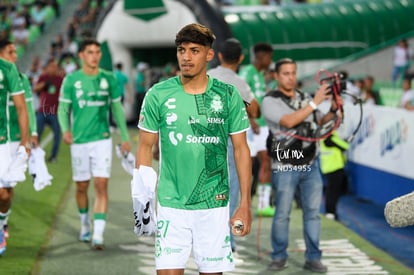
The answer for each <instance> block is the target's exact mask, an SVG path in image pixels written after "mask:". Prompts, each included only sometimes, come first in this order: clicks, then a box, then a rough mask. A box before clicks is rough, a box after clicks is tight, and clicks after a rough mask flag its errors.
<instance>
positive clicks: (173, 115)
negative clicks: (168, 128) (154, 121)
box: [166, 113, 178, 125]
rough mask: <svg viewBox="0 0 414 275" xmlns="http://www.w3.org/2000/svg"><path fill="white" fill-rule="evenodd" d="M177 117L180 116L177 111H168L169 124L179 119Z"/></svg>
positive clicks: (167, 120)
mask: <svg viewBox="0 0 414 275" xmlns="http://www.w3.org/2000/svg"><path fill="white" fill-rule="evenodd" d="M177 119H178V116H177V114H176V113H167V119H166V122H167V125H171V124H173V123H174V122H176V121H177Z"/></svg>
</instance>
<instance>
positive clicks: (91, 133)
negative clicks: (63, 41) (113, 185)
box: [58, 39, 131, 250]
mask: <svg viewBox="0 0 414 275" xmlns="http://www.w3.org/2000/svg"><path fill="white" fill-rule="evenodd" d="M79 57H80V59H81V61H82V68H81V69H80V70H77V71H75V72H73V73H71V74H68V75H67V76H66V77H65V79H64V81H63V84H62V87H61V92H60V98H59V107H58V118H59V123H60V127H61V130H62V133H63V141H64V142H65V143H67V144H70V149H71V157H72V173H73V180H74V181H75V182H76V201H77V205H78V209H79V214H80V221H81V230H80V235H79V239H80V241H85V242H87V241H90V239H91V225H90V220H89V211H88V205H89V203H88V187H89V181H90V179H91V177H93V182H94V187H95V204H94V222H93V235H92V247H93V248H95V249H98V250H100V249H103V248H104V246H103V244H104V238H103V234H104V230H105V224H106V212H107V207H108V180H109V177H110V172H111V161H112V139H111V134H110V130H109V108H111V107H112V112H113V116H114V119H115V121H116V123H117V126H118V128H119V129H120V132H121V139H122V143H121V151H122V152H123V153H127V152H129V151H130V150H131V148H130V143H129V137H128V132H127V127H126V121H125V114H124V111H123V108H122V105H121V93H120V90H119V85H118V82H117V80H116V78H115V76H114V75H113V73H111V72H108V71H105V70H103V69H100V68H99V61H100V59H101V57H102V52H101V48H100V43H99V42H97V41H96V40H93V39H86V40H85V41H83V42H82V43H81V45H80V47H79ZM70 113H71V115H72V116H71V117H72V120H71V127H69V114H70Z"/></svg>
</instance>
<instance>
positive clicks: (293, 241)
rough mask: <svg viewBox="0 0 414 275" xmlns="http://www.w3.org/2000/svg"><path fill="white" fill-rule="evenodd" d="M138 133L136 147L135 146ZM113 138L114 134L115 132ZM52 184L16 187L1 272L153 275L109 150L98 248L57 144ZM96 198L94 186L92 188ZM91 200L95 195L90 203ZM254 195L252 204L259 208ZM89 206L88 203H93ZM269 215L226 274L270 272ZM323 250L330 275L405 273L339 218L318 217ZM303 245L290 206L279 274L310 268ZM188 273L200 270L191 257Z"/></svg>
mask: <svg viewBox="0 0 414 275" xmlns="http://www.w3.org/2000/svg"><path fill="white" fill-rule="evenodd" d="M136 133H137V132H136V131H131V132H130V135H131V137H134V140H135V141H134V142H133V150H135V148H136ZM114 143H116V135H115V137H114ZM49 170H50V173H51V174H52V175H53V176H54V179H53V183H52V186H48V187H46V188H45V189H44V190H42V191H40V192H36V191H34V189H33V186H32V184H31V182H30V181H26V182H25V183H21V184H19V185H18V187H17V188H16V192H15V198H14V203H13V207H12V209H13V212H12V215H11V217H10V220H9V224H10V235H11V238H10V239H9V241H8V246H7V251H6V253H5V254H4V255H3V257H1V258H0V275H3V274H7V275H8V274H42V275H43V274H44V275H49V274H59V275H66V274H67V275H73V274H82V275H84V274H86V275H94V274H96V275H98V274H99V275H101V274H122V275H127V274H139V275H141V274H142V275H146V274H148V275H149V274H151V275H152V274H155V269H154V246H153V238H152V237H147V238H143V237H141V238H138V237H137V236H135V234H134V233H133V215H132V202H131V196H130V180H131V177H130V176H129V175H127V173H126V172H125V171H124V170H123V169H122V167H121V165H120V162H119V160H118V159H117V157H116V156H115V154H114V156H113V169H112V178H111V179H110V183H109V210H108V218H107V228H106V231H105V246H106V249H105V250H103V251H94V250H92V249H91V247H90V245H89V244H86V243H81V242H79V241H78V234H79V218H78V213H77V209H76V203H75V198H74V190H75V189H74V187H75V186H74V184H73V183H72V182H71V169H70V156H69V148H68V146H67V145H64V144H62V147H61V151H60V153H59V160H58V163H56V164H51V165H50V166H49ZM89 191H90V193H89V194H90V195H91V196H93V185H91V186H90V190H89ZM90 203H92V201H91V202H90ZM256 204H257V203H256V201H255V200H254V201H253V206H254V207H256ZM90 208H92V206H90ZM270 227H271V218H262V219H259V218H258V217H254V221H253V230H252V232H251V233H250V235H249V236H247V237H244V238H238V239H237V243H238V248H239V250H238V253H239V256H240V258H241V259H242V260H243V261H244V262H243V264H238V265H237V266H236V270H235V271H234V272H232V273H227V274H240V275H241V274H275V273H274V272H268V271H267V270H266V268H267V265H268V264H269V263H270V257H269V252H270V249H271V247H270ZM321 248H322V250H323V259H322V261H323V262H324V264H326V265H327V266H328V269H329V273H328V274H341V275H344V274H410V273H412V270H410V269H408V268H406V267H404V266H403V265H402V264H400V263H399V262H398V261H396V260H395V259H393V258H392V257H390V256H389V255H388V254H386V253H385V252H383V251H381V250H379V249H377V248H375V247H374V246H372V245H371V244H370V243H368V242H367V241H365V240H363V239H361V238H360V237H359V236H358V235H356V234H354V233H353V232H352V231H350V230H348V229H347V228H346V227H344V226H343V225H341V224H340V223H337V222H334V221H330V220H327V219H325V218H324V217H322V233H321ZM303 263H304V243H303V236H302V216H301V211H300V210H297V209H294V210H293V213H292V217H291V222H290V243H289V260H288V268H286V269H284V270H283V271H280V272H278V274H281V275H284V274H309V272H306V271H304V270H303V268H302V266H303ZM185 274H189V275H194V274H198V272H197V269H196V266H195V264H194V262H193V261H192V260H190V261H189V263H188V266H187V271H186V273H185Z"/></svg>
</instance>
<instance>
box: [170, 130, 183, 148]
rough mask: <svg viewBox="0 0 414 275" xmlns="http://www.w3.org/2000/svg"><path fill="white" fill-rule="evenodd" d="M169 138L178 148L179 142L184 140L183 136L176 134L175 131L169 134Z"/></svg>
mask: <svg viewBox="0 0 414 275" xmlns="http://www.w3.org/2000/svg"><path fill="white" fill-rule="evenodd" d="M168 137H169V138H170V141H171V143H172V144H173V145H175V146H177V145H178V141H181V140H182V139H183V134H181V133H177V134H176V133H175V132H174V131H171V132H170V133H169V134H168Z"/></svg>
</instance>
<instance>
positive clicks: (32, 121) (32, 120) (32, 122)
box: [26, 100, 37, 136]
mask: <svg viewBox="0 0 414 275" xmlns="http://www.w3.org/2000/svg"><path fill="white" fill-rule="evenodd" d="M26 105H27V115H28V116H29V129H30V135H31V136H37V125H36V113H35V110H34V106H33V100H29V101H27V102H26Z"/></svg>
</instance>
